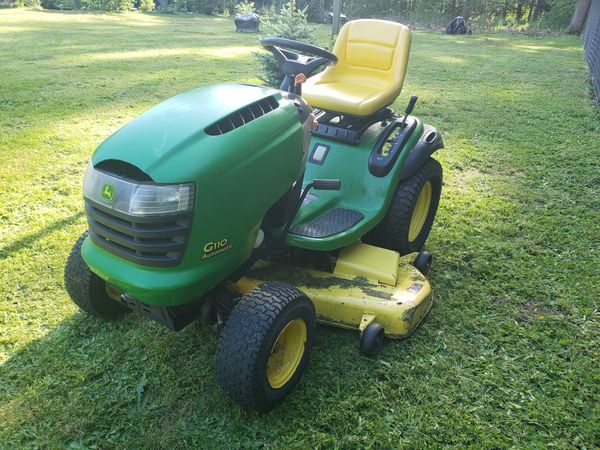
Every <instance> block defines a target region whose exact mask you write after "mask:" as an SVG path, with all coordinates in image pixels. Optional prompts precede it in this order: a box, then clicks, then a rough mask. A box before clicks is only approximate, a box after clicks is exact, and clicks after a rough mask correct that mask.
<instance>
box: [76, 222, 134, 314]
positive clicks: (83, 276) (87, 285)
mask: <svg viewBox="0 0 600 450" xmlns="http://www.w3.org/2000/svg"><path fill="white" fill-rule="evenodd" d="M87 235H88V234H87V232H86V233H84V234H83V235H82V236H81V237H80V238H79V239H78V240H77V242H76V243H75V245H74V246H73V249H72V250H71V253H70V254H69V258H68V259H67V264H66V265H65V288H66V289H67V293H68V294H69V297H71V300H73V302H74V303H75V304H76V305H77V306H79V308H81V309H82V310H83V312H85V313H87V314H90V315H92V316H96V317H100V318H102V319H107V320H110V319H116V318H117V317H120V316H121V315H123V314H125V313H126V312H128V311H129V309H127V308H126V307H125V306H123V305H121V304H120V303H119V302H118V300H117V298H118V297H117V296H118V293H117V292H115V290H114V288H111V287H110V286H109V285H107V284H106V282H105V281H104V280H103V279H102V278H100V277H99V276H98V275H96V274H95V273H94V272H92V271H91V270H90V268H89V267H88V266H87V264H86V263H85V261H84V260H83V257H82V256H81V246H82V245H83V242H84V241H85V239H86V238H87Z"/></svg>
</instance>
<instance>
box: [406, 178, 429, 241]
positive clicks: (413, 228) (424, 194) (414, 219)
mask: <svg viewBox="0 0 600 450" xmlns="http://www.w3.org/2000/svg"><path fill="white" fill-rule="evenodd" d="M431 191H432V189H431V181H428V182H426V183H425V184H424V185H423V189H421V192H420V193H419V197H418V198H417V203H415V209H413V213H412V216H411V218H410V225H409V226H408V240H409V242H413V241H414V240H415V239H417V237H418V236H419V234H421V230H423V225H425V220H427V215H428V214H429V207H430V206H431Z"/></svg>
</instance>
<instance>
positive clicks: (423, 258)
mask: <svg viewBox="0 0 600 450" xmlns="http://www.w3.org/2000/svg"><path fill="white" fill-rule="evenodd" d="M432 262H433V255H432V254H431V253H429V252H426V251H422V252H420V253H419V254H418V255H417V257H416V258H415V260H414V261H413V266H415V267H416V268H417V270H418V271H419V272H421V273H422V274H423V275H427V272H429V269H430V268H431V263H432Z"/></svg>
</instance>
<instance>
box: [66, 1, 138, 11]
mask: <svg viewBox="0 0 600 450" xmlns="http://www.w3.org/2000/svg"><path fill="white" fill-rule="evenodd" d="M55 1H56V2H60V0H55ZM80 1H81V6H84V7H86V8H89V9H99V10H100V11H129V10H130V9H131V7H132V6H133V1H132V0H80Z"/></svg>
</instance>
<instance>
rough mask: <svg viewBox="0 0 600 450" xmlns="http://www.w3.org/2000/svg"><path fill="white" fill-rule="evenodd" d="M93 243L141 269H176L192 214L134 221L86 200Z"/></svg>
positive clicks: (130, 217)
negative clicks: (173, 267) (143, 267)
mask: <svg viewBox="0 0 600 450" xmlns="http://www.w3.org/2000/svg"><path fill="white" fill-rule="evenodd" d="M85 211H86V215H87V221H88V225H89V235H90V237H91V238H92V241H93V242H94V243H95V244H96V245H98V246H99V247H102V248H103V249H104V250H106V251H108V252H110V253H112V254H114V255H117V256H119V257H121V258H123V259H126V260H128V261H132V262H134V263H136V264H140V265H143V266H153V267H170V266H175V265H177V264H178V263H179V262H180V261H181V258H182V257H183V253H184V251H185V247H186V243H187V239H188V235H189V232H190V227H191V222H192V213H190V212H188V213H186V214H184V215H177V216H168V217H133V216H128V215H125V214H121V213H118V212H115V211H113V210H110V209H107V208H104V207H102V206H101V205H98V204H96V203H93V202H91V201H89V200H87V199H86V202H85Z"/></svg>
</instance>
